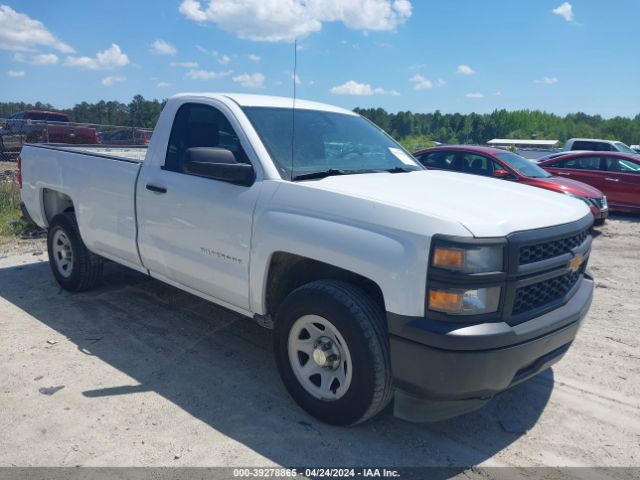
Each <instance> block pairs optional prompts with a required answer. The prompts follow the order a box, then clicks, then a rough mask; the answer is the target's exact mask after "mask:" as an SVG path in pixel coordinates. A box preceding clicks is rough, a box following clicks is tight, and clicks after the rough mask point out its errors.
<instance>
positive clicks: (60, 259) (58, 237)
mask: <svg viewBox="0 0 640 480" xmlns="http://www.w3.org/2000/svg"><path fill="white" fill-rule="evenodd" d="M51 243H52V248H51V250H52V253H53V263H54V264H55V266H56V270H58V273H59V274H60V275H62V276H63V277H64V278H69V277H70V276H71V273H72V272H73V249H72V248H71V240H69V237H68V236H67V234H66V233H65V232H64V231H62V230H56V231H55V232H54V234H53V239H52V242H51Z"/></svg>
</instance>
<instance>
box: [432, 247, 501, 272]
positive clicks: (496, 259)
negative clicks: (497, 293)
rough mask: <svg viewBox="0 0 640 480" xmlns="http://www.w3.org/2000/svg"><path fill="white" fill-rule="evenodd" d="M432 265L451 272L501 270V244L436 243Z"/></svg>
mask: <svg viewBox="0 0 640 480" xmlns="http://www.w3.org/2000/svg"><path fill="white" fill-rule="evenodd" d="M432 258H433V259H432V265H433V266H434V267H437V268H444V269H445V270H451V271H452V272H460V273H490V272H501V271H503V258H504V249H503V247H502V245H487V246H484V245H483V246H475V245H474V246H457V245H456V246H442V245H436V246H435V249H434V252H433V257H432Z"/></svg>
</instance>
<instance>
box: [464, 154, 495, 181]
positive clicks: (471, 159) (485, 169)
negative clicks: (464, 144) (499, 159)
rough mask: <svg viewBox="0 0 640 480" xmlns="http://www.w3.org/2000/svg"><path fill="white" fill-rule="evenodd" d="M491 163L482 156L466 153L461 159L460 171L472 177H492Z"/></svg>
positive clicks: (492, 167) (492, 166)
mask: <svg viewBox="0 0 640 480" xmlns="http://www.w3.org/2000/svg"><path fill="white" fill-rule="evenodd" d="M493 163H494V162H493V161H492V160H490V159H489V158H487V157H485V156H483V155H476V154H474V153H466V154H465V155H464V156H463V158H462V171H463V172H464V173H471V174H473V175H483V176H485V177H492V176H493V169H494V165H493Z"/></svg>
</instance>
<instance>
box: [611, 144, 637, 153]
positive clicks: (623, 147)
mask: <svg viewBox="0 0 640 480" xmlns="http://www.w3.org/2000/svg"><path fill="white" fill-rule="evenodd" d="M613 144H614V145H615V146H616V148H617V149H618V151H619V152H622V153H630V154H632V155H635V154H636V152H635V151H634V150H632V149H631V147H628V146H627V145H626V144H625V143H622V142H613Z"/></svg>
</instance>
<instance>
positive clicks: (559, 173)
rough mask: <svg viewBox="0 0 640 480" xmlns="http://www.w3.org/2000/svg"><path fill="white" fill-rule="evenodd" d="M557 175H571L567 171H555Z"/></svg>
mask: <svg viewBox="0 0 640 480" xmlns="http://www.w3.org/2000/svg"><path fill="white" fill-rule="evenodd" d="M556 173H557V174H558V175H571V174H570V173H569V172H556Z"/></svg>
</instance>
